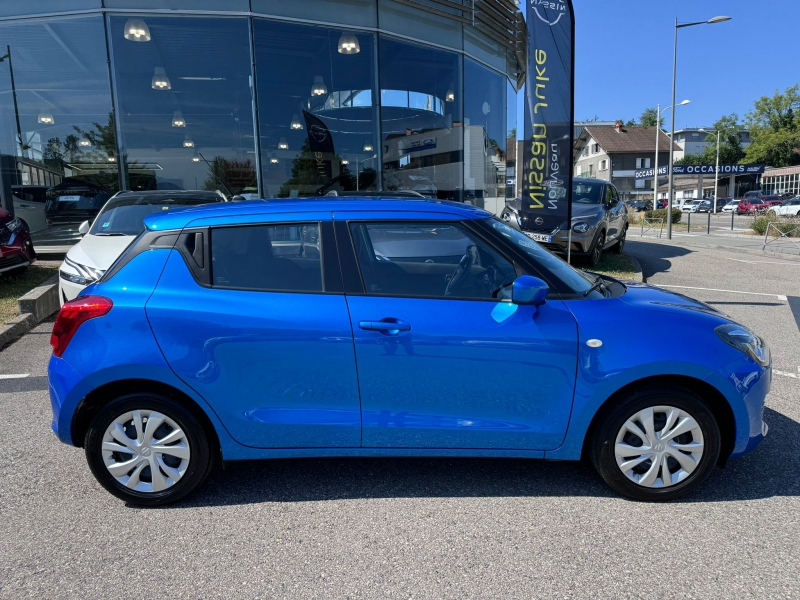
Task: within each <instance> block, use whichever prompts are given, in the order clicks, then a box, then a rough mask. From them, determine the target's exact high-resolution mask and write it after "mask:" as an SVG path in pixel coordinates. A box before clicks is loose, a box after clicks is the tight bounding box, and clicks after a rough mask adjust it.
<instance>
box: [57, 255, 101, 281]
mask: <svg viewBox="0 0 800 600" xmlns="http://www.w3.org/2000/svg"><path fill="white" fill-rule="evenodd" d="M64 264H65V265H67V266H69V267H72V268H73V269H75V270H76V271H77V272H78V274H79V275H80V276H81V278H82V279H83V280H84V281H85V282H86V283H83V282H80V281H73V283H81V284H82V285H89V284H90V283H94V282H95V281H97V280H98V279H100V278H101V277H102V276H103V273H104V272H105V271H101V270H100V269H95V268H94V267H90V266H88V265H82V264H80V263H76V262H75V261H74V260H70V258H69V257H65V258H64ZM61 273H62V278H63V279H68V278H67V277H64V275H67V273H65V272H64V271H61ZM70 281H71V280H70Z"/></svg>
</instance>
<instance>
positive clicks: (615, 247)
mask: <svg viewBox="0 0 800 600" xmlns="http://www.w3.org/2000/svg"><path fill="white" fill-rule="evenodd" d="M627 236H628V228H627V227H625V229H623V230H622V235H621V236H620V238H619V241H618V242H617V243H616V244H614V245H613V246H611V251H612V252H613V253H614V254H622V250H623V249H624V248H625V238H626V237H627Z"/></svg>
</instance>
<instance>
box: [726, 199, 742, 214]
mask: <svg viewBox="0 0 800 600" xmlns="http://www.w3.org/2000/svg"><path fill="white" fill-rule="evenodd" d="M739 202H741V200H731V201H730V202H728V203H727V204H726V205H725V206H723V207H722V212H736V209H737V208H739Z"/></svg>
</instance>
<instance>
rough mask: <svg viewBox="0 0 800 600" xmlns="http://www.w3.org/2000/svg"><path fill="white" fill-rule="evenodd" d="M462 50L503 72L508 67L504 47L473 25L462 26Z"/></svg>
mask: <svg viewBox="0 0 800 600" xmlns="http://www.w3.org/2000/svg"><path fill="white" fill-rule="evenodd" d="M464 51H465V52H467V53H469V54H471V55H472V56H474V57H475V58H478V59H480V60H482V61H483V62H485V63H487V64H489V65H492V66H493V67H495V68H496V69H499V70H501V71H503V72H505V71H506V69H507V68H508V65H507V62H506V49H505V47H504V46H503V45H502V44H500V43H499V42H496V41H494V40H493V39H491V38H490V37H489V36H487V35H485V34H484V33H481V32H480V31H478V30H477V29H475V28H474V27H464Z"/></svg>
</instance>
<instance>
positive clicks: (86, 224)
mask: <svg viewBox="0 0 800 600" xmlns="http://www.w3.org/2000/svg"><path fill="white" fill-rule="evenodd" d="M89 227H91V225H90V224H89V221H84V222H83V223H81V225H80V227H78V233H80V234H81V235H86V234H87V233H89Z"/></svg>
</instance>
